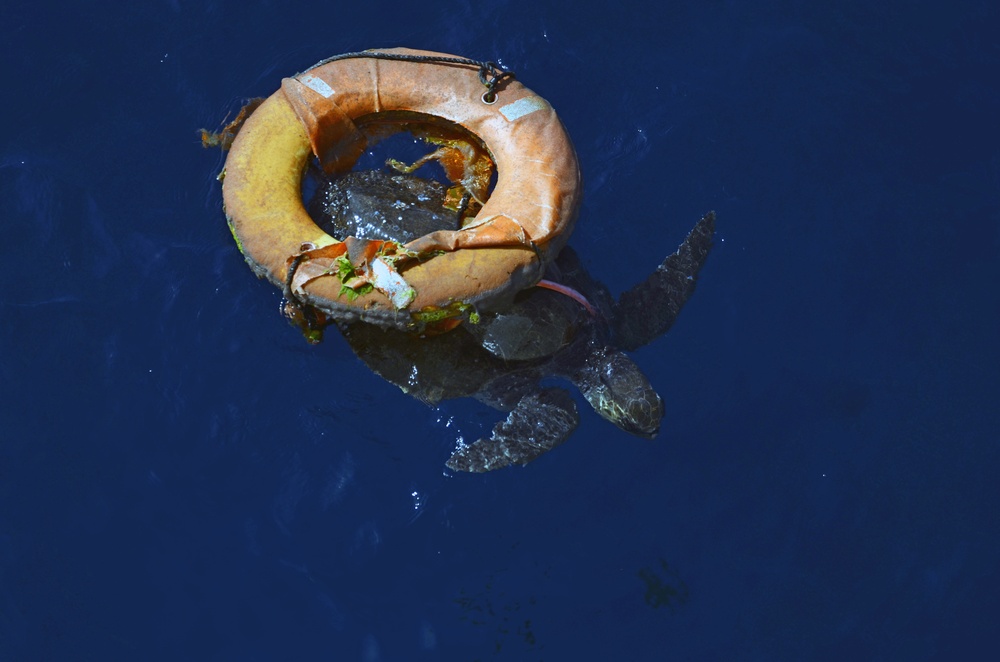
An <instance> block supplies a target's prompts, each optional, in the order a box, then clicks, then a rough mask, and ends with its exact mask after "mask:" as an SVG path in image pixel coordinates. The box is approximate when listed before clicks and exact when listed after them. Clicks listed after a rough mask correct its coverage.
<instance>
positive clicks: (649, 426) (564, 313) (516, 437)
mask: <svg viewBox="0 0 1000 662" xmlns="http://www.w3.org/2000/svg"><path fill="white" fill-rule="evenodd" d="M389 177H390V175H383V174H381V173H371V172H369V173H365V175H364V177H353V178H348V179H335V180H331V181H327V182H325V183H324V184H323V185H322V186H321V187H320V189H319V190H318V191H317V193H316V197H315V198H314V203H313V204H312V205H311V206H310V209H311V210H312V211H313V213H314V214H315V215H316V218H317V222H319V223H320V224H321V225H323V224H324V223H325V224H326V225H327V227H329V226H331V225H332V224H333V223H337V224H339V227H341V228H342V232H343V233H344V235H350V234H353V233H354V232H356V231H364V229H363V228H361V227H360V226H361V225H365V226H366V227H369V228H370V226H371V224H372V220H373V219H381V218H386V217H387V215H391V217H392V218H395V219H397V221H396V223H393V224H385V223H382V224H380V228H379V229H378V230H377V231H379V232H384V233H386V234H385V238H388V239H394V240H401V241H405V240H406V237H407V235H406V234H405V233H400V234H399V235H398V236H396V235H395V233H396V230H393V229H392V228H391V227H388V226H389V225H395V226H397V227H404V226H406V224H407V223H408V222H409V218H408V214H407V212H412V211H413V210H414V209H415V208H418V209H419V213H420V215H421V216H420V219H418V220H417V221H415V222H418V223H421V225H420V228H421V231H423V230H424V229H425V228H426V223H425V221H426V219H427V218H429V217H430V216H433V215H435V214H438V213H441V208H440V207H439V205H440V202H439V200H440V193H439V189H440V186H439V185H437V184H436V183H435V182H428V181H427V180H422V179H420V178H416V177H408V178H406V182H405V187H406V190H407V192H408V195H409V194H412V196H413V198H414V199H420V198H425V200H422V201H421V203H422V204H409V205H408V207H407V208H406V209H403V208H402V206H401V205H400V204H399V202H400V201H399V200H398V199H397V198H396V197H393V196H386V195H385V194H384V191H385V190H386V188H385V186H386V181H385V180H386V179H388V178H389ZM394 177H395V178H398V177H399V176H398V175H396V176H394ZM397 185H398V184H397ZM348 198H349V199H350V200H351V201H352V205H353V206H352V212H351V214H347V215H345V216H346V217H342V218H339V219H331V218H330V217H331V215H332V213H331V208H330V206H329V205H325V206H324V205H323V204H322V201H323V200H333V199H348ZM317 200H319V201H320V202H316V201H317ZM334 211H335V210H334ZM444 212H447V210H444ZM442 216H445V214H443V213H442ZM447 218H450V217H447ZM448 222H450V220H449V221H448ZM714 223H715V216H714V214H712V213H709V214H707V215H706V216H705V217H703V218H702V219H701V220H700V221H699V222H698V223H697V224H696V225H695V227H694V229H693V230H692V231H691V232H690V233H689V234H688V236H687V238H686V239H685V240H684V242H683V243H682V244H681V246H680V247H679V248H678V250H677V251H676V252H675V253H673V254H671V255H670V256H668V257H667V258H666V259H665V260H664V261H663V262H662V263H661V264H660V265H659V266H658V267H657V269H656V270H655V271H654V272H653V273H652V274H651V275H650V276H649V277H648V278H647V279H646V280H645V281H643V282H642V283H640V284H639V285H637V286H635V287H634V288H632V289H631V290H629V291H628V292H626V293H624V294H623V295H622V296H621V297H620V298H619V300H618V301H617V302H616V301H614V300H613V298H612V297H611V295H610V294H609V293H608V291H607V289H606V288H605V287H604V286H603V285H601V284H600V283H598V282H597V281H595V280H593V279H592V278H591V277H590V276H589V275H588V274H587V273H586V271H585V270H584V269H583V267H582V265H581V263H580V261H579V259H578V258H577V256H576V254H575V253H574V252H573V251H572V249H569V248H565V249H563V251H562V253H561V254H560V255H559V256H558V258H557V259H556V261H555V262H554V263H553V265H552V266H550V268H549V272H548V273H547V274H546V275H547V277H548V278H549V279H551V280H552V281H555V282H557V283H559V284H560V285H561V286H563V287H568V288H571V291H575V292H577V293H580V294H582V295H583V297H585V298H586V300H587V301H588V302H589V305H590V308H592V310H588V309H587V308H585V307H584V305H581V303H580V302H578V301H577V300H574V299H573V298H571V297H570V296H566V295H565V294H562V293H559V292H557V291H553V290H551V289H546V288H543V287H534V288H529V289H527V290H525V291H522V292H520V293H519V294H518V295H517V296H516V297H515V299H514V301H513V302H512V303H511V305H510V306H509V307H508V308H505V309H504V310H502V311H497V312H484V313H482V314H481V316H480V320H479V322H478V323H476V324H473V323H471V322H465V323H464V324H463V325H462V327H461V328H459V329H456V330H454V331H451V332H448V333H444V334H441V335H437V336H431V337H426V338H420V337H415V336H413V335H411V334H407V333H404V332H401V331H397V330H393V329H382V328H379V327H376V326H373V325H369V324H364V323H354V324H345V325H342V326H341V331H342V332H343V334H344V336H345V338H346V339H347V341H348V343H349V344H350V346H351V348H352V349H353V350H354V352H355V353H356V354H357V355H358V356H359V357H360V358H361V359H362V360H363V361H364V362H365V363H366V364H367V365H368V366H369V367H370V368H371V369H372V370H373V371H374V372H376V373H377V374H379V375H380V376H382V377H383V378H385V379H386V380H387V381H389V382H392V383H394V384H396V385H397V386H399V387H400V388H401V389H402V390H403V391H404V392H406V393H409V394H410V395H412V396H414V397H416V398H418V399H420V400H422V401H424V402H427V403H428V404H431V405H434V404H437V403H438V402H440V401H441V400H444V399H448V398H457V397H474V398H476V399H478V400H480V401H482V402H484V403H486V404H488V405H490V406H493V407H495V408H497V409H500V410H502V411H507V412H509V414H508V416H507V418H506V420H504V421H501V422H500V423H498V424H497V425H496V426H495V427H494V429H493V432H492V435H491V436H490V437H489V438H488V439H480V440H478V441H476V442H475V443H473V444H469V445H463V446H460V447H459V448H458V449H457V450H456V451H455V452H454V454H453V455H452V456H451V458H450V459H449V460H448V462H447V465H448V467H450V468H451V469H454V470H457V471H475V472H482V471H490V470H493V469H498V468H502V467H506V466H510V465H513V464H522V465H523V464H527V463H528V462H530V461H531V460H533V459H535V458H536V457H538V456H539V455H541V454H542V453H544V452H546V451H548V450H551V449H552V448H554V447H555V446H558V445H559V444H561V443H562V442H563V441H565V440H566V439H567V438H568V437H569V435H570V434H571V433H572V432H573V430H574V429H575V428H576V426H577V425H578V424H579V414H578V412H577V409H576V404H575V402H574V400H573V398H572V396H571V395H570V394H569V392H567V391H566V390H565V389H562V388H557V387H547V388H543V387H541V386H540V381H541V380H542V379H543V378H545V377H551V376H558V377H562V378H565V379H567V380H568V381H570V382H572V383H573V384H574V385H575V386H576V387H577V388H578V389H579V390H580V392H581V393H582V394H583V396H584V397H585V398H586V400H587V401H588V402H589V403H590V404H591V406H592V407H593V408H594V410H595V411H596V412H597V413H599V414H600V415H601V416H603V417H604V418H606V419H608V420H609V421H611V422H612V423H614V424H615V425H617V426H618V427H620V428H621V429H623V430H625V431H626V432H630V433H632V434H635V435H638V436H641V437H647V438H651V437H653V436H655V435H656V434H657V433H658V432H659V427H660V421H661V419H662V417H663V404H662V401H661V400H660V397H659V395H657V393H656V392H655V390H654V389H653V387H652V386H651V385H650V383H649V381H648V379H646V377H645V375H643V373H642V371H641V370H640V369H639V367H638V366H636V364H635V363H634V362H633V361H632V360H631V359H630V358H628V356H626V355H625V354H624V353H623V352H622V350H632V349H636V348H638V347H641V346H642V345H645V344H646V343H648V342H650V341H651V340H653V339H655V338H656V337H658V336H660V335H662V334H663V333H665V332H666V331H667V330H668V329H669V328H670V326H671V325H672V324H673V322H674V319H675V318H676V316H677V314H678V313H679V312H680V309H681V307H682V306H683V305H684V303H685V302H686V301H687V299H688V298H689V297H690V296H691V294H692V292H693V291H694V288H695V279H696V277H697V274H698V271H699V270H700V269H701V267H702V265H703V264H704V263H705V260H706V258H707V257H708V252H709V249H710V248H711V241H712V234H713V232H714ZM355 226H357V227H355ZM369 231H370V230H369Z"/></svg>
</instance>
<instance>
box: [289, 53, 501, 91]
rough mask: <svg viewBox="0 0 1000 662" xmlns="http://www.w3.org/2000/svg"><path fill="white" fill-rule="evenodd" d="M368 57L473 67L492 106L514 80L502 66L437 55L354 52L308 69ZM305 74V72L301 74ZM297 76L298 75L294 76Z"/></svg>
mask: <svg viewBox="0 0 1000 662" xmlns="http://www.w3.org/2000/svg"><path fill="white" fill-rule="evenodd" d="M362 57H370V58H374V59H376V60H400V61H403V62H437V63H440V64H464V65H471V66H474V67H479V81H480V82H481V83H482V84H483V85H484V86H485V87H486V92H484V93H483V97H482V99H483V103H486V104H493V103H496V100H497V86H498V85H499V84H500V83H501V82H503V81H504V80H506V79H507V78H514V77H515V76H514V72H513V71H510V70H509V69H504V68H503V67H502V66H500V65H499V64H497V63H496V62H492V61H484V62H481V61H479V60H471V59H469V58H465V57H441V56H438V55H409V54H406V53H379V52H378V51H375V52H372V51H356V52H354V53H341V54H340V55H334V56H333V57H328V58H326V59H325V60H320V61H319V62H317V63H316V64H314V65H313V66H311V67H309V68H310V69H315V68H316V67H319V66H322V65H324V64H326V63H327V62H334V61H336V60H347V59H349V58H362ZM301 73H305V72H301ZM296 75H298V74H296Z"/></svg>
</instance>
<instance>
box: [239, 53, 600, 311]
mask: <svg viewBox="0 0 1000 662" xmlns="http://www.w3.org/2000/svg"><path fill="white" fill-rule="evenodd" d="M375 52H376V51H367V52H366V54H368V53H375ZM377 53H384V54H400V55H402V56H404V57H406V56H431V57H437V58H454V57H455V56H451V55H446V54H442V53H433V52H429V51H418V50H410V49H405V48H393V49H385V50H379V51H377ZM391 56H392V55H390V57H391ZM483 92H484V87H483V81H482V79H481V78H480V73H479V68H477V67H476V66H473V65H469V64H455V63H443V62H439V61H398V60H391V59H379V58H378V57H352V58H349V59H333V60H332V61H324V62H321V63H319V64H318V65H316V66H314V67H313V68H311V69H308V70H307V71H305V72H303V73H300V74H298V75H296V76H294V77H292V78H286V79H284V80H283V81H282V83H281V89H280V90H279V91H277V92H275V93H274V94H273V95H271V96H270V97H268V98H267V99H266V100H264V102H263V103H262V104H261V105H260V106H259V107H258V108H257V109H256V110H254V111H253V113H252V114H251V115H250V116H249V118H247V119H246V122H245V123H244V124H243V126H242V128H241V129H240V131H239V134H238V135H237V136H236V138H235V140H234V141H233V144H232V148H231V149H230V152H229V155H228V156H227V159H226V164H225V171H224V174H225V177H224V180H223V200H224V204H225V209H226V217H227V219H228V221H229V224H230V228H231V229H232V233H233V236H234V237H235V238H236V241H237V243H238V245H239V247H240V250H241V251H242V252H243V254H244V256H245V257H246V260H247V262H249V264H250V265H251V267H252V268H253V269H254V271H255V272H256V273H257V275H258V276H262V277H263V276H266V277H267V278H268V279H269V280H270V281H272V282H273V283H275V284H276V285H278V286H279V287H283V288H287V286H288V284H289V281H290V280H291V278H290V274H291V272H292V271H294V270H295V269H296V268H299V267H300V266H301V258H303V257H304V258H305V259H309V258H310V257H314V256H319V255H326V256H336V255H339V254H343V253H345V252H350V251H348V249H349V248H350V246H349V245H348V246H346V247H344V246H343V245H342V244H341V242H339V241H337V240H336V239H335V238H333V237H331V236H329V235H328V234H326V233H325V232H323V231H322V230H321V229H320V228H319V226H317V225H316V224H315V223H314V222H313V220H312V219H311V218H310V217H309V215H308V214H307V213H306V211H305V208H304V207H303V204H302V191H301V187H302V179H303V174H304V172H305V170H306V166H307V164H308V162H309V160H310V159H311V158H312V157H313V155H316V156H317V157H318V159H319V161H320V163H321V165H323V167H324V168H325V169H326V170H327V171H330V172H342V171H346V170H349V169H350V168H351V166H352V165H353V164H354V163H355V162H356V160H357V158H358V156H359V155H360V154H361V153H363V152H364V150H365V149H366V145H367V143H366V139H365V135H364V132H363V131H362V130H360V129H359V127H364V126H365V125H368V124H371V123H372V122H382V121H390V122H391V121H397V120H398V121H411V120H414V119H416V120H419V121H424V120H426V121H428V122H430V123H440V124H441V125H442V126H452V127H453V126H458V127H461V128H462V129H464V130H465V131H467V132H468V133H469V134H471V135H472V136H474V137H475V138H477V139H478V140H479V141H481V142H482V145H483V146H484V147H485V149H486V150H487V152H488V154H489V156H490V157H491V159H492V160H493V162H494V163H495V165H496V177H497V180H496V186H495V187H494V190H493V193H492V194H491V195H490V196H489V199H488V200H486V201H485V204H484V205H483V207H482V209H481V210H480V211H479V212H478V214H476V216H475V217H474V219H473V220H472V221H471V222H467V223H465V225H464V226H463V227H462V228H461V229H459V230H456V231H439V232H434V233H431V234H428V235H425V236H423V237H420V238H418V239H416V240H414V241H413V242H410V244H407V245H406V246H405V247H403V248H404V249H405V250H403V251H402V252H403V253H405V254H406V255H411V256H412V255H416V256H418V257H417V258H416V259H409V260H403V261H401V262H400V263H399V264H400V266H399V268H398V273H397V274H396V276H398V277H400V278H401V280H402V281H403V282H404V287H408V288H409V289H408V290H407V292H406V296H395V295H396V294H399V292H398V291H396V292H393V291H392V289H393V288H392V285H391V283H390V285H387V286H385V287H381V288H380V289H374V290H371V291H369V292H366V293H363V294H361V295H359V296H355V297H346V296H343V287H344V283H343V282H342V281H341V277H343V273H340V274H339V275H338V272H337V269H335V268H326V269H323V270H321V271H322V273H320V271H317V270H314V272H315V273H314V277H313V278H312V279H310V280H308V281H303V282H305V284H304V285H301V287H299V288H298V290H297V295H298V298H300V299H301V300H302V301H303V302H304V303H306V304H308V305H311V306H314V307H316V308H318V309H319V310H321V311H323V312H325V313H327V314H329V315H332V316H333V317H335V318H337V319H342V320H346V321H354V320H358V319H361V320H364V321H368V322H373V323H377V324H381V325H384V326H396V327H400V328H411V329H412V328H414V327H415V326H421V325H422V324H423V322H425V321H427V320H434V319H435V318H439V317H441V316H447V315H452V314H458V313H459V312H462V311H465V310H468V309H470V308H471V307H472V306H477V307H484V308H486V309H489V308H491V307H495V306H496V305H497V304H498V303H499V302H500V301H503V300H505V299H506V298H509V297H510V296H513V294H516V293H517V292H518V291H520V290H522V289H524V288H526V287H529V286H531V285H533V284H534V283H536V282H537V281H538V280H539V279H540V278H541V277H542V275H543V273H544V271H545V267H546V265H547V264H548V262H549V261H550V260H551V259H553V258H554V257H555V255H556V254H557V253H558V251H559V249H560V248H562V246H563V245H564V243H565V241H566V239H567V238H568V236H569V234H570V232H571V230H572V227H573V223H574V221H575V218H576V213H577V208H578V205H579V198H580V190H579V189H580V171H579V165H578V163H577V158H576V152H575V150H574V149H573V145H572V143H571V142H570V139H569V137H568V135H567V133H566V130H565V129H564V128H563V125H562V123H561V122H560V121H559V118H558V117H557V116H556V113H555V111H554V110H553V109H552V107H551V106H550V105H549V104H548V102H546V101H545V100H544V99H542V98H541V97H539V96H538V95H536V94H535V93H533V92H532V91H531V90H529V89H528V88H526V87H524V86H523V85H521V84H520V83H519V82H517V81H516V80H512V79H508V80H505V81H503V83H502V84H501V85H500V86H499V87H498V88H497V90H496V96H495V97H494V98H493V101H494V102H493V103H489V102H488V97H487V98H484V94H483ZM345 243H347V244H349V241H348V242H345ZM376 248H377V247H376ZM362 252H363V251H362ZM374 254H375V253H373V252H372V250H371V247H369V249H368V253H367V257H364V256H363V257H362V258H356V257H354V256H352V259H371V258H372V257H373V255H374ZM293 256H299V258H298V259H291V258H293ZM331 259H332V258H331ZM317 264H327V265H329V262H327V263H321V262H320V261H318V260H317ZM317 269H318V267H317ZM316 273H320V275H322V276H323V277H315V274H316ZM345 280H348V279H347V278H346V277H345ZM383 282H385V281H383ZM376 287H378V286H376ZM369 289H370V288H369Z"/></svg>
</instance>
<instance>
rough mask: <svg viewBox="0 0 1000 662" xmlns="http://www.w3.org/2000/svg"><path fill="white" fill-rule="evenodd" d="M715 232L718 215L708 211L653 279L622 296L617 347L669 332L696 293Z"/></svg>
mask: <svg viewBox="0 0 1000 662" xmlns="http://www.w3.org/2000/svg"><path fill="white" fill-rule="evenodd" d="M714 232H715V212H708V213H707V214H705V215H704V216H703V217H702V218H701V220H700V221H698V223H696V224H695V226H694V228H693V229H692V230H691V232H689V233H688V236H687V237H686V238H685V239H684V242H683V243H682V244H681V245H680V247H678V249H677V251H676V252H675V253H673V254H671V255H669V256H668V257H667V259H665V260H664V261H663V262H662V263H661V264H660V266H658V267H657V268H656V271H654V272H653V273H652V274H650V276H649V277H648V278H647V279H646V280H644V281H643V282H641V283H639V284H638V285H636V286H635V287H633V288H632V289H630V290H628V291H627V292H625V293H623V294H622V295H621V297H620V298H619V299H618V302H617V303H616V304H615V314H614V335H615V344H616V345H617V346H618V347H620V348H621V349H625V350H633V349H638V348H639V347H642V346H643V345H645V344H647V343H649V342H651V341H652V340H654V339H656V338H658V337H660V336H661V335H663V334H664V333H666V332H667V331H668V330H669V329H670V327H671V326H672V325H673V323H674V320H675V319H677V314H678V313H680V311H681V308H682V307H683V306H684V304H685V303H686V302H687V300H688V297H690V296H691V294H693V293H694V287H695V282H696V280H697V277H698V272H699V271H700V270H701V268H702V266H704V264H705V260H707V259H708V251H709V249H711V248H712V234H713V233H714Z"/></svg>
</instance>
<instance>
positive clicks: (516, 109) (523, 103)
mask: <svg viewBox="0 0 1000 662" xmlns="http://www.w3.org/2000/svg"><path fill="white" fill-rule="evenodd" d="M548 107H549V104H548V103H546V101H545V99H543V98H542V97H524V98H523V99H518V100H517V101H515V102H514V103H509V104H507V105H506V106H504V107H503V108H501V109H500V114H501V115H503V116H504V117H506V118H507V120H508V121H509V122H513V121H514V120H519V119H521V118H522V117H524V116H525V115H530V114H531V113H533V112H535V111H536V110H544V109H545V108H548Z"/></svg>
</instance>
